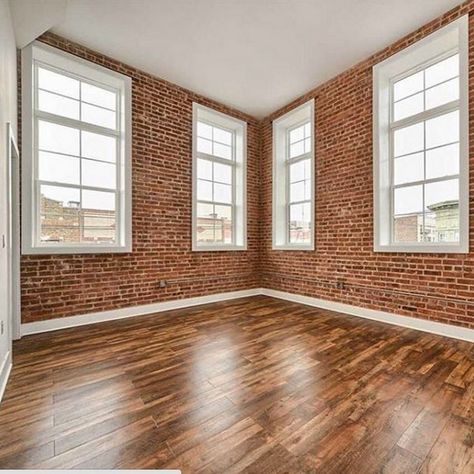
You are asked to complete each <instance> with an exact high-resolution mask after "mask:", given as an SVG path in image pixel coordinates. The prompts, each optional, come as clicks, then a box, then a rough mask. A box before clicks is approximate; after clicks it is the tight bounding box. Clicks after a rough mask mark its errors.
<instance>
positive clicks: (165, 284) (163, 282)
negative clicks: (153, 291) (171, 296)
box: [160, 280, 168, 288]
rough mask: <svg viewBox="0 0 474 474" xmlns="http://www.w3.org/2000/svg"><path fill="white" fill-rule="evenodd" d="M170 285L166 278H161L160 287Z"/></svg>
mask: <svg viewBox="0 0 474 474" xmlns="http://www.w3.org/2000/svg"><path fill="white" fill-rule="evenodd" d="M167 286H168V282H167V281H166V280H160V288H166V287H167Z"/></svg>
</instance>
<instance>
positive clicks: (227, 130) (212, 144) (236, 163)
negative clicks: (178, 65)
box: [192, 102, 247, 252]
mask: <svg viewBox="0 0 474 474" xmlns="http://www.w3.org/2000/svg"><path fill="white" fill-rule="evenodd" d="M200 133H203V135H202V136H201V135H200ZM204 135H205V136H204ZM223 137H225V138H223ZM223 142H226V143H223ZM201 143H206V144H208V146H209V149H207V148H206V146H204V148H205V151H204V150H203V149H200V146H199V144H201ZM223 150H228V151H229V155H228V156H226V153H223ZM225 156H226V157H225ZM224 157H225V158H224ZM201 166H203V168H202V169H203V171H204V174H203V175H201V174H200V173H199V172H198V168H199V170H200V169H201V168H200V167H201ZM219 167H220V169H221V172H220V175H221V176H220V177H218V176H219V174H218V173H217V169H218V168H219ZM223 170H228V172H229V176H225V174H226V173H225V172H223ZM192 175H193V191H192V234H193V235H192V250H193V252H202V251H204V252H206V251H223V250H232V251H233V250H247V123H246V122H244V121H243V120H239V119H236V118H234V117H231V116H230V115H226V114H223V113H222V112H218V111H216V110H213V109H210V108H209V107H205V106H204V105H201V104H198V103H197V102H193V171H192ZM224 176H225V177H224ZM229 177H230V179H229ZM201 184H202V185H204V186H205V188H204V189H207V192H204V193H202V192H201V191H200V189H201V187H200V185H201ZM217 188H220V189H221V191H222V189H229V190H230V191H229V192H230V199H227V198H225V197H224V196H217V194H218V193H217V192H216V189H217ZM209 191H210V193H209V195H208V192H209ZM201 206H202V207H204V208H208V210H209V208H210V209H211V210H212V211H211V212H210V213H207V212H206V214H205V215H206V216H209V217H211V219H209V220H210V221H211V222H213V224H212V225H213V229H214V230H213V232H214V235H213V240H209V241H208V242H206V241H204V240H202V241H201V240H199V239H198V229H199V228H200V227H201V226H202V225H205V224H198V219H199V218H203V217H204V215H200V212H198V211H199V207H201ZM218 208H220V209H221V211H222V210H223V209H227V211H224V212H225V213H229V214H230V222H231V224H230V229H231V236H230V240H229V241H228V242H226V241H225V240H226V239H225V230H224V229H223V230H222V231H221V232H222V235H221V236H220V238H218V237H217V236H216V230H215V229H216V227H215V226H216V223H217V222H219V221H220V220H222V222H223V221H224V218H223V215H222V213H221V212H217V209H218ZM219 215H220V218H219V217H218V216H219ZM225 219H228V216H226V218H225Z"/></svg>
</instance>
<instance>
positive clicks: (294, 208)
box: [290, 203, 311, 243]
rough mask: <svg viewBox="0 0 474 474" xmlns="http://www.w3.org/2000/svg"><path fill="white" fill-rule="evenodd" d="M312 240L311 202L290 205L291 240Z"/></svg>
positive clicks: (293, 241) (306, 241) (305, 241)
mask: <svg viewBox="0 0 474 474" xmlns="http://www.w3.org/2000/svg"><path fill="white" fill-rule="evenodd" d="M310 241H311V204H310V203H302V204H292V205H290V242H291V243H308V242H310Z"/></svg>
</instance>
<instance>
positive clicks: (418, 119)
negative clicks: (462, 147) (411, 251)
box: [389, 49, 461, 246]
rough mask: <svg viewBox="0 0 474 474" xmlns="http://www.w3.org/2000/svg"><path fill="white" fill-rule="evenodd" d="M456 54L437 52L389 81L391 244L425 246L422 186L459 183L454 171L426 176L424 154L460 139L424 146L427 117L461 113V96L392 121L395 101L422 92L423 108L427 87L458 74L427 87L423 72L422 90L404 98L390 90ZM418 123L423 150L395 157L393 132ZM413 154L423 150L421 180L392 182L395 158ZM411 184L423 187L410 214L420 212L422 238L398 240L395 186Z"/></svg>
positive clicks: (451, 78)
mask: <svg viewBox="0 0 474 474" xmlns="http://www.w3.org/2000/svg"><path fill="white" fill-rule="evenodd" d="M455 54H459V51H458V49H455V50H450V51H448V52H445V53H443V54H441V55H438V56H436V57H434V58H433V59H431V60H429V61H426V62H424V63H422V64H420V65H418V66H416V67H415V68H411V69H410V70H408V71H405V72H404V73H402V74H399V75H397V76H395V77H393V78H391V79H390V81H389V101H390V102H389V104H390V106H389V115H390V120H389V150H390V151H389V157H390V166H389V174H390V178H389V179H390V190H389V195H390V223H389V225H390V229H389V232H390V244H391V245H414V246H424V245H426V244H427V243H429V242H428V241H427V240H425V239H426V228H425V220H426V214H427V211H426V209H425V186H426V185H427V184H431V183H436V182H442V181H448V180H452V179H458V180H459V183H460V178H461V176H460V174H459V173H457V174H453V175H446V176H441V177H437V178H426V153H427V152H428V151H431V150H435V149H437V148H442V147H445V146H449V145H453V144H456V143H460V141H459V140H458V141H456V142H450V143H445V144H443V145H437V146H435V147H430V148H427V147H426V121H427V120H430V119H433V118H437V117H440V116H442V115H445V114H448V113H450V112H455V111H459V112H460V99H456V100H454V101H451V102H448V103H445V104H442V105H440V106H437V107H433V108H431V109H428V110H423V111H422V112H419V113H417V114H414V115H411V116H408V117H405V118H402V119H400V120H394V110H395V107H394V106H395V104H396V103H397V102H400V101H402V100H405V99H407V98H409V97H413V96H414V95H416V94H420V93H422V94H423V108H425V106H426V104H425V95H426V91H427V90H430V89H432V88H434V87H437V86H439V85H441V84H444V83H446V82H449V81H451V80H453V79H456V78H457V79H458V80H460V73H458V74H457V75H456V76H453V77H450V78H449V79H446V80H444V81H442V82H440V83H437V84H435V85H433V86H430V87H427V88H426V87H425V76H424V75H423V89H422V90H421V91H417V92H414V93H412V94H410V95H408V96H406V97H403V98H401V99H399V100H397V101H395V100H394V96H393V91H394V84H395V83H397V82H399V81H401V80H403V79H405V78H407V77H409V76H411V75H413V74H416V73H418V72H421V71H424V70H426V69H427V68H429V67H430V66H433V65H435V64H437V63H439V62H441V61H443V60H445V59H447V58H449V57H452V56H454V55H455ZM419 123H423V124H424V144H423V149H421V150H419V151H416V152H413V153H407V154H405V155H400V156H397V157H395V156H394V133H395V131H397V130H400V129H403V128H405V127H409V126H411V125H416V124H419ZM414 153H423V174H424V178H423V179H421V180H417V181H410V182H407V183H401V184H395V181H394V180H395V172H394V168H395V160H396V159H398V158H401V157H404V156H408V155H410V154H414ZM458 160H459V161H460V157H458ZM411 186H422V199H423V203H422V204H423V206H422V212H420V213H413V215H415V214H421V215H422V225H423V233H422V234H423V239H422V240H421V241H410V242H399V241H397V240H396V239H395V218H396V217H399V216H401V215H397V216H396V215H395V209H394V206H395V191H396V190H397V189H401V188H406V187H411ZM436 243H441V242H436ZM453 243H454V244H456V243H459V242H453Z"/></svg>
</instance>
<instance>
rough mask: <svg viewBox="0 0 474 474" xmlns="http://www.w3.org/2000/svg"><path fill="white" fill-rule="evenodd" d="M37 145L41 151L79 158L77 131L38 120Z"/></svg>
mask: <svg viewBox="0 0 474 474" xmlns="http://www.w3.org/2000/svg"><path fill="white" fill-rule="evenodd" d="M38 141H39V143H38V145H39V148H40V149H41V150H47V151H54V152H57V153H66V154H68V155H76V156H79V130H77V129H75V128H71V127H65V126H64V125H56V124H54V123H50V122H44V121H43V120H40V121H39V122H38Z"/></svg>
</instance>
